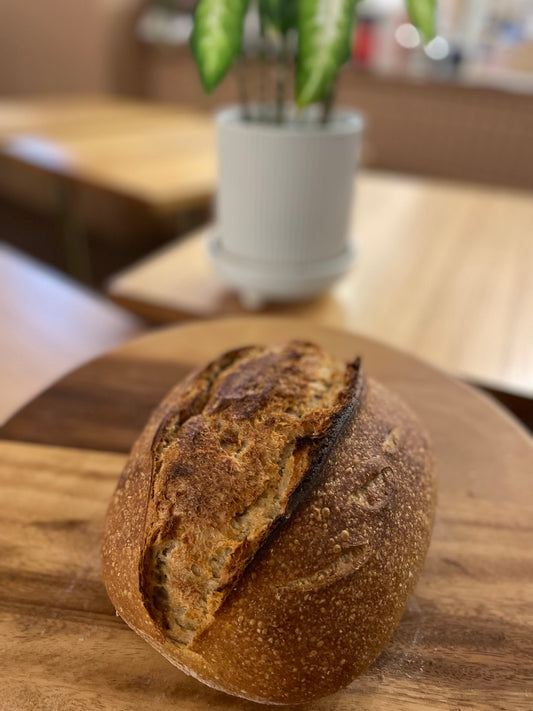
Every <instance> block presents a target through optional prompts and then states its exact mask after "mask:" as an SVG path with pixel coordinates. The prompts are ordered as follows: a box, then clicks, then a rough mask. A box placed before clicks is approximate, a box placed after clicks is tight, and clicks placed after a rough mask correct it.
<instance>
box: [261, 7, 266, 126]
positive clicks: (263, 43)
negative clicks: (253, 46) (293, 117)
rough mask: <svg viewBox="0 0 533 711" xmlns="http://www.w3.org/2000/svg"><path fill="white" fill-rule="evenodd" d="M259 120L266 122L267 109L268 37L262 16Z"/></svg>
mask: <svg viewBox="0 0 533 711" xmlns="http://www.w3.org/2000/svg"><path fill="white" fill-rule="evenodd" d="M259 33H260V39H259V120H260V121H264V120H265V113H266V112H265V109H266V71H267V52H266V41H267V40H266V35H265V23H264V22H263V17H262V15H261V16H260V25H259Z"/></svg>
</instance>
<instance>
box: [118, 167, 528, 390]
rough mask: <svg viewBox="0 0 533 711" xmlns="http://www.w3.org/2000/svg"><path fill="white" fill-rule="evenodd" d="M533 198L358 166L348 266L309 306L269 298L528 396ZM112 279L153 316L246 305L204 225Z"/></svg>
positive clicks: (286, 309) (288, 310) (280, 310)
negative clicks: (210, 251)
mask: <svg viewBox="0 0 533 711" xmlns="http://www.w3.org/2000/svg"><path fill="white" fill-rule="evenodd" d="M532 225H533V195H532V194H531V193H527V192H520V191H512V190H504V189H497V188H487V187H478V186H473V185H467V184H460V183H450V182H444V181H436V180H427V179H424V180H423V179H416V178H407V177H403V176H393V175H389V174H377V173H362V174H361V175H360V177H359V180H358V183H357V197H356V205H355V220H354V235H355V238H356V243H357V250H358V255H357V260H356V263H355V266H354V268H353V269H352V271H351V272H350V273H349V274H348V275H347V276H346V277H345V278H343V279H342V280H341V281H340V282H339V283H338V284H337V285H336V286H335V287H334V288H333V289H332V290H331V291H330V292H329V293H328V294H327V295H326V296H324V297H323V298H321V299H318V300H316V301H313V302H311V303H306V304H297V305H292V306H275V307H269V308H268V309H267V310H266V311H267V312H268V313H276V314H287V315H292V316H294V315H297V316H301V317H302V318H307V319H311V320H314V321H315V322H317V323H320V324H325V325H330V326H337V327H342V328H344V329H347V330H350V331H354V332H357V333H360V334H363V335H365V336H369V337H372V338H375V339H378V340H380V341H383V342H384V343H386V344H388V345H392V346H396V347H398V348H401V349H404V350H406V351H408V352H410V353H412V354H415V355H417V356H420V357H421V358H425V359H426V360H428V361H429V362H431V363H433V364H434V365H437V366H439V367H441V368H443V369H444V370H446V371H448V372H450V373H453V374H455V375H459V376H461V377H466V378H469V379H470V380H473V381H475V382H479V383H482V384H485V385H489V386H493V387H495V388H498V389H502V390H508V391H511V392H516V393H519V394H522V395H529V396H532V395H533V233H532ZM206 233H207V230H206V231H205V232H202V233H196V234H194V235H191V237H190V238H189V239H188V240H185V241H178V242H176V243H174V244H171V245H170V246H167V247H165V248H163V249H162V250H160V251H159V252H157V253H155V254H154V255H152V256H150V257H149V258H147V259H146V260H143V261H142V262H140V263H139V264H137V265H135V266H133V267H132V268H129V269H127V270H126V271H124V272H122V273H121V274H119V275H118V276H116V277H115V278H114V279H113V280H112V281H111V282H110V283H109V288H108V293H109V294H110V296H111V297H112V298H113V299H114V300H115V301H116V302H117V303H119V304H121V305H123V306H126V307H128V308H130V309H131V310H133V311H135V312H137V313H140V314H142V315H144V316H146V317H148V318H150V319H153V320H156V321H161V322H163V321H166V322H169V321H175V320H178V319H182V318H191V317H193V318H212V317H217V316H226V315H230V314H240V313H243V312H244V309H243V307H242V306H241V304H240V303H239V301H238V299H237V297H236V296H235V294H233V293H232V292H231V291H230V290H228V289H227V288H226V287H225V286H224V285H223V284H222V282H221V281H220V280H219V279H218V278H217V277H216V276H215V275H214V273H213V271H212V268H211V266H210V265H209V263H208V258H207V254H206V250H205V239H204V238H205V234H206Z"/></svg>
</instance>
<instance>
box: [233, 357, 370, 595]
mask: <svg viewBox="0 0 533 711" xmlns="http://www.w3.org/2000/svg"><path fill="white" fill-rule="evenodd" d="M347 367H348V369H349V372H350V381H349V384H348V387H347V396H346V403H345V404H344V405H343V406H342V407H341V408H340V409H339V411H338V412H337V413H336V414H335V415H334V417H333V418H332V422H331V425H330V427H329V429H328V430H327V432H323V433H321V434H320V435H318V436H315V437H313V436H312V435H311V436H308V437H302V438H300V440H299V441H298V443H297V446H296V449H298V448H300V447H304V446H306V445H307V444H308V443H309V442H310V441H311V443H312V445H314V451H313V457H312V461H311V464H310V466H309V467H308V469H307V471H306V472H305V474H304V475H303V477H302V479H301V481H300V483H299V484H298V486H297V487H296V489H295V490H294V491H293V492H292V494H291V495H290V497H289V501H288V503H287V507H286V509H285V512H284V513H283V514H282V515H281V516H279V517H278V518H277V519H276V520H275V521H273V522H272V525H271V527H270V529H269V530H268V532H267V534H266V536H265V538H264V539H263V541H262V542H261V545H260V546H259V548H258V549H257V551H256V552H255V555H254V557H253V558H252V559H251V560H250V561H249V563H248V565H247V566H246V568H245V569H244V570H243V571H242V575H244V574H245V572H246V569H247V568H248V567H249V566H250V565H251V564H252V563H253V561H254V560H256V559H258V557H259V556H260V555H261V553H262V552H263V551H264V550H266V548H267V547H268V546H269V545H270V544H271V543H272V541H273V540H274V537H275V536H278V535H279V534H280V533H281V530H282V529H283V527H284V526H286V525H287V524H288V523H289V521H290V519H291V517H292V516H293V514H294V513H295V511H296V510H297V509H298V508H299V507H300V506H302V505H303V504H304V503H305V502H306V501H307V500H308V499H309V498H310V496H311V494H312V492H313V491H314V490H315V489H316V488H317V487H318V486H320V484H321V483H322V480H323V478H324V476H325V473H324V470H325V464H326V462H327V460H328V457H329V455H330V453H331V450H332V449H333V447H334V446H335V444H336V442H337V439H338V437H339V436H340V435H341V434H342V432H343V431H344V429H345V428H346V427H347V426H348V425H349V424H350V423H351V422H352V420H353V418H354V417H355V416H356V415H357V413H358V411H359V408H360V406H361V403H362V400H363V394H364V390H365V387H366V378H365V376H364V374H363V371H362V370H361V358H356V360H355V361H354V362H353V363H349V364H348V366H347ZM295 451H296V450H295ZM242 575H241V576H240V577H242ZM237 582H238V581H234V585H235V584H236V583H237Z"/></svg>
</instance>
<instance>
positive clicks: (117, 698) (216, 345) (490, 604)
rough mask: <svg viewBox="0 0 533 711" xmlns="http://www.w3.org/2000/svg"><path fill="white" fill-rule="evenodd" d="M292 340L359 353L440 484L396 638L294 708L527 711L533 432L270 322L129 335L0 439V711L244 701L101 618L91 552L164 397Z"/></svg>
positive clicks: (532, 613)
mask: <svg viewBox="0 0 533 711" xmlns="http://www.w3.org/2000/svg"><path fill="white" fill-rule="evenodd" d="M289 338H304V339H308V340H313V341H315V342H318V343H320V344H321V345H323V346H324V347H325V348H327V349H328V350H330V351H331V352H332V353H335V354H337V355H339V356H341V357H343V358H346V359H348V358H350V359H351V358H353V357H354V356H355V355H361V356H362V357H363V366H364V368H365V370H366V371H367V373H369V374H371V375H373V376H375V377H377V378H379V379H380V380H381V381H382V382H384V383H385V384H386V385H388V386H389V387H390V388H392V389H393V390H395V391H396V392H397V393H399V394H400V395H401V396H402V397H403V398H404V399H405V400H406V401H407V402H408V403H409V404H410V405H411V407H412V408H413V409H414V410H415V411H416V412H417V413H418V414H419V416H420V418H421V419H422V420H423V421H424V423H425V424H426V427H427V428H428V430H429V431H430V434H431V437H432V440H433V444H434V449H435V455H436V461H437V472H438V476H439V482H440V489H439V504H438V513H437V520H436V525H435V531H434V536H433V540H432V544H431V548H430V552H429V555H428V559H427V563H426V566H425V569H424V573H423V575H422V578H421V580H420V582H419V584H418V586H417V588H416V591H415V594H414V595H413V596H412V598H411V600H410V603H409V605H408V608H407V611H406V613H405V615H404V617H403V619H402V621H401V623H400V626H399V628H398V630H397V631H396V633H395V635H394V637H393V639H392V640H391V642H390V644H389V645H388V646H387V648H386V649H385V651H384V652H383V653H382V655H381V656H380V657H379V659H378V660H377V661H376V662H375V663H374V664H373V665H372V667H371V668H370V670H368V671H367V672H366V673H365V674H364V675H362V676H361V677H360V678H359V679H357V680H356V681H355V682H354V683H353V684H352V685H351V686H350V687H349V688H348V689H345V690H343V691H341V692H339V693H338V694H336V695H334V696H332V697H329V698H326V699H323V700H322V701H318V702H315V703H314V704H311V705H309V707H307V708H313V709H321V710H322V709H339V710H341V709H342V710H344V709H347V710H348V709H350V710H351V709H353V710H354V711H355V709H358V710H365V709H368V710H372V711H379V710H381V709H395V710H396V709H398V710H402V709H420V710H421V709H424V710H427V709H448V710H450V711H452V710H454V711H457V710H458V709H464V710H466V709H509V710H510V709H513V710H524V711H525V709H531V708H532V704H533V681H532V680H533V604H532V603H533V587H532V582H533V546H532V545H531V542H532V533H533V476H532V469H533V442H532V440H531V438H530V437H529V435H528V434H527V433H526V432H525V430H523V429H522V428H521V426H520V425H518V424H517V423H516V422H515V421H514V420H513V419H512V418H511V417H509V416H508V415H507V414H506V413H505V412H504V411H503V410H501V409H500V408H499V407H498V406H497V405H496V404H494V403H493V402H492V401H491V400H489V399H488V398H487V397H485V396H482V395H480V394H479V393H478V392H477V391H474V390H473V389H471V388H469V387H467V386H465V385H462V384H461V383H458V382H457V381H455V380H453V379H451V378H449V377H448V376H446V375H444V374H442V373H440V372H438V371H436V370H435V369H433V368H431V367H429V366H427V365H425V364H424V363H422V362H420V361H417V360H415V359H414V358H412V357H410V356H407V355H405V354H403V353H400V352H398V351H394V350H392V349H390V348H388V347H385V346H383V345H380V344H378V343H375V342H372V341H369V340H367V339H364V338H360V337H358V336H355V335H353V334H348V333H342V332H339V331H334V330H329V329H325V328H319V327H317V326H315V325H312V324H310V323H306V322H301V321H297V320H284V319H276V318H237V319H231V320H227V321H215V322H203V323H199V324H192V325H185V326H182V327H172V328H169V329H165V330H161V331H158V332H155V333H151V334H149V335H147V336H143V337H141V338H138V339H136V340H134V341H132V342H130V343H129V344H127V345H126V346H124V347H122V348H121V349H119V350H118V351H115V352H113V353H111V354H109V355H107V356H105V357H103V358H100V359H98V360H96V361H93V362H92V363H90V364H88V365H87V366H85V367H83V368H81V369H80V370H78V371H76V372H74V373H72V374H70V375H69V376H67V377H66V378H64V379H63V380H61V381H59V382H58V383H56V384H55V385H54V386H53V387H52V388H51V389H50V390H48V391H46V392H45V393H43V394H42V395H41V396H40V397H38V398H37V399H36V400H34V401H33V402H32V403H31V404H30V405H28V406H27V407H26V408H24V409H23V410H22V411H21V412H20V413H18V415H16V416H15V417H14V418H13V419H12V420H11V421H10V422H9V423H7V425H6V426H5V427H4V428H3V429H2V431H1V433H0V434H1V435H2V437H3V439H4V441H3V442H2V443H1V445H0V446H1V450H2V453H1V456H0V487H1V489H0V491H1V496H0V544H1V547H2V563H1V566H0V611H1V612H0V664H1V666H2V670H3V680H4V683H3V691H2V697H3V698H2V702H1V703H0V706H1V707H2V708H4V706H2V704H5V708H6V709H7V708H8V709H10V710H12V711H18V710H19V709H34V708H39V709H44V710H46V709H76V710H78V709H91V710H92V709H95V708H98V709H105V710H107V709H113V710H114V711H122V710H124V711H125V710H126V709H143V708H157V709H161V710H163V711H164V710H166V709H173V710H175V709H177V708H179V709H180V710H181V709H184V710H185V711H193V710H195V711H196V710H200V709H208V708H209V709H237V708H238V709H244V708H249V709H252V708H257V705H255V704H251V703H248V702H245V701H242V700H237V699H233V698H231V697H229V696H226V695H224V694H221V693H218V692H215V691H213V690H210V689H208V688H206V687H204V686H202V685H201V684H199V683H198V682H196V681H194V680H193V679H190V678H188V677H186V676H184V675H183V674H181V673H180V672H179V671H177V670H176V669H175V668H174V667H172V666H171V665H170V664H169V663H168V662H166V661H165V660H164V659H163V658H162V657H160V656H159V655H158V654H157V653H156V652H154V650H152V649H151V648H150V647H149V646H148V645H147V644H146V643H144V642H143V641H142V640H141V639H140V638H139V637H137V636H136V635H135V634H134V633H133V632H131V631H130V630H129V629H128V628H127V627H126V626H125V625H124V624H123V623H122V622H121V621H120V620H119V619H118V618H117V617H115V615H114V612H113V608H112V607H111V604H110V602H109V600H108V599H107V596H106V593H105V589H104V587H103V583H102V580H101V575H100V562H99V544H100V536H101V530H102V522H103V517H104V514H105V510H106V506H107V502H108V500H109V497H110V496H111V493H112V490H113V487H114V485H115V482H116V479H117V477H118V475H119V473H120V470H121V468H122V466H123V463H124V459H125V452H126V451H127V450H128V448H129V447H130V445H131V443H132V442H133V440H134V439H135V437H136V436H137V434H138V432H139V430H140V428H141V427H142V425H143V423H144V421H145V420H146V418H147V416H148V413H149V411H150V409H151V408H152V407H153V406H154V405H155V404H156V402H157V401H158V400H159V399H160V397H161V396H162V395H163V394H164V393H165V392H166V390H168V389H169V387H171V385H172V384H174V383H175V382H176V381H177V380H179V379H180V378H181V377H183V375H184V374H185V373H186V372H188V371H189V370H190V369H191V368H192V367H195V366H197V365H199V364H202V363H204V362H205V361H207V360H209V359H211V358H213V357H214V356H216V355H217V354H218V353H220V352H221V351H224V350H227V349H229V348H233V347H235V346H239V345H245V344H250V343H272V342H279V341H283V340H287V339H289ZM6 440H10V441H6Z"/></svg>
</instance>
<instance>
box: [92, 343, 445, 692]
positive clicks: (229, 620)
mask: <svg viewBox="0 0 533 711" xmlns="http://www.w3.org/2000/svg"><path fill="white" fill-rule="evenodd" d="M434 507H435V480H434V477H433V468H432V459H431V455H430V450H429V445H428V440H427V437H426V435H425V433H424V432H423V430H422V428H421V426H420V424H419V423H418V421H417V420H416V418H415V417H414V415H413V414H412V413H411V412H410V410H409V409H408V408H407V407H406V406H405V405H404V404H403V403H402V402H400V401H399V400H398V399H397V398H396V397H395V396H393V395H392V394H391V393H390V392H388V391H387V390H386V389H385V388H384V387H382V386H381V385H379V384H378V383H377V382H375V381H373V380H372V379H370V378H368V379H367V378H365V376H364V375H363V373H362V371H361V368H360V365H359V362H358V361H356V362H355V363H352V364H348V365H346V364H344V363H342V362H340V361H338V360H336V359H334V358H332V357H331V356H329V355H328V354H327V353H325V352H324V351H323V350H322V349H321V348H318V347H317V346H315V345H313V344H310V343H302V342H291V343H287V344H283V345H280V346H275V347H268V348H266V347H249V348H242V349H239V350H236V351H232V352H230V353H226V354H224V355H222V356H221V357H220V358H218V359H217V360H215V361H214V362H212V363H211V364H209V365H208V366H207V367H205V368H203V369H202V370H200V371H197V372H195V373H194V374H193V375H192V376H190V377H189V378H188V379H187V380H186V381H185V382H183V383H182V384H180V385H178V386H177V387H176V388H175V389H174V390H172V392H171V393H170V394H169V395H168V396H167V397H166V398H165V400H164V401H163V402H162V403H161V404H160V405H159V407H158V408H157V409H156V410H155V412H154V413H153V414H152V417H151V419H150V421H149V422H148V424H147V426H146V428H145V430H144V431H143V433H142V434H141V436H140V438H139V440H138V441H137V442H136V444H135V446H134V447H133V450H132V453H131V455H130V457H129V460H128V462H127V465H126V468H125V470H124V472H123V474H122V476H121V478H120V481H119V483H118V486H117V489H116V491H115V494H114V496H113V499H112V501H111V504H110V507H109V511H108V515H107V519H106V525H105V533H104V541H103V573H104V580H105V583H106V587H107V590H108V593H109V596H110V597H111V600H112V601H113V603H114V605H115V607H116V609H117V611H118V613H119V614H120V616H121V617H122V618H123V619H124V620H125V621H126V622H127V624H128V625H129V626H130V627H132V628H133V629H134V630H135V631H136V632H138V633H139V634H140V635H141V636H142V637H143V638H144V639H146V641H147V642H149V643H150V644H151V645H152V646H153V647H155V648H156V649H157V650H158V651H159V652H161V654H163V655H164V656H165V657H166V658H167V659H168V660H170V661H171V662H172V663H173V664H175V665H176V666H177V667H179V668H180V669H182V670H183V671H185V672H187V673H189V674H192V675H193V676H195V677H196V678H198V679H199V680H200V681H203V682H204V683H206V684H209V685H210V686H213V687H215V688H217V689H220V690H223V691H226V692H228V693H231V694H235V695H237V696H242V697H244V698H247V699H251V700H253V701H261V702H266V703H276V704H282V703H299V702H303V701H308V700H311V699H314V698H317V697H320V696H324V695H326V694H329V693H332V692H334V691H336V690H337V689H339V688H341V687H343V686H345V685H347V684H348V683H350V682H351V681H352V680H353V679H354V678H355V677H356V676H357V675H358V674H360V673H361V672H362V671H363V670H364V669H366V668H367V667H368V665H369V664H370V663H371V662H372V661H373V659H375V657H376V656H377V655H378V654H379V652H380V651H381V650H382V649H383V647H384V645H385V643H386V642H387V640H388V639H389V637H390V636H391V634H392V632H393V630H394V628H395V627H396V625H397V623H398V621H399V619H400V617H401V615H402V612H403V610H404V608H405V605H406V603H407V598H408V595H409V593H410V591H411V589H412V588H413V586H414V584H415V582H416V580H417V578H418V575H419V573H420V570H421V568H422V565H423V562H424V557H425V554H426V550H427V547H428V544H429V539H430V534H431V528H432V523H433V514H434Z"/></svg>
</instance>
